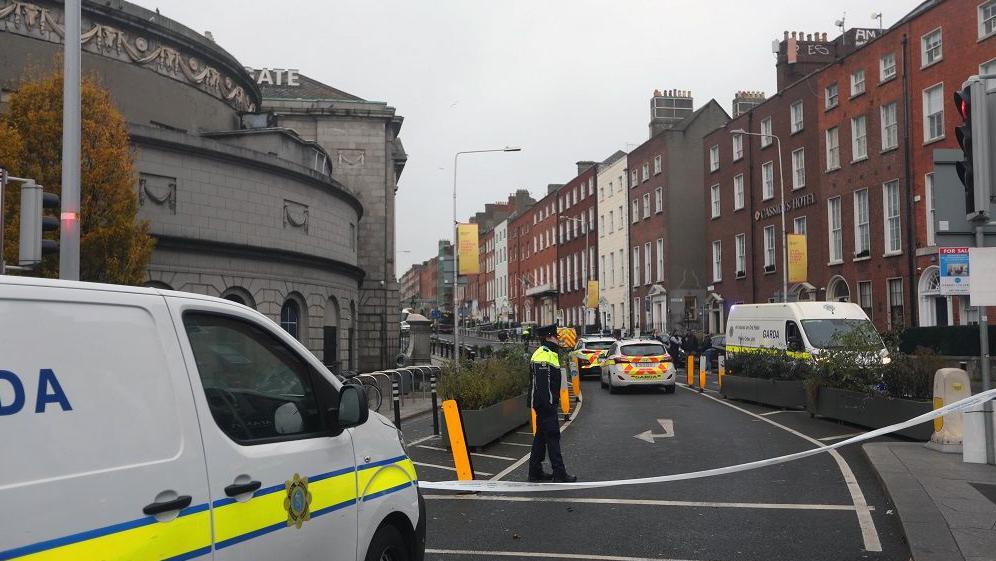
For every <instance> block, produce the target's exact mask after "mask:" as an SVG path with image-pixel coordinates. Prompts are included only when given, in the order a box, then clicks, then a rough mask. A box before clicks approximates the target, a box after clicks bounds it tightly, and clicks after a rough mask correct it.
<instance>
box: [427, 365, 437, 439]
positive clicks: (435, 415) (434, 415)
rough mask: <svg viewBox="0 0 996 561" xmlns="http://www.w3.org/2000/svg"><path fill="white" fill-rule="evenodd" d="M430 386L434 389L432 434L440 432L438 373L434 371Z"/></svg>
mask: <svg viewBox="0 0 996 561" xmlns="http://www.w3.org/2000/svg"><path fill="white" fill-rule="evenodd" d="M429 379H430V380H431V381H430V382H429V387H430V388H431V389H432V434H435V435H438V434H439V405H437V403H436V373H435V372H433V373H432V374H431V377H430V378H429Z"/></svg>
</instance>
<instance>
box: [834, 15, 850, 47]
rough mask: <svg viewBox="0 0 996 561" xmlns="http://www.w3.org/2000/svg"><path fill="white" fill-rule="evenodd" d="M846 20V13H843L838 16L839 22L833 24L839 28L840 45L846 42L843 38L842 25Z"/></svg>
mask: <svg viewBox="0 0 996 561" xmlns="http://www.w3.org/2000/svg"><path fill="white" fill-rule="evenodd" d="M846 19H847V12H844V15H842V16H840V19H839V20H837V21H835V22H833V24H834V25H836V26H837V27H839V28H840V41H841V44H846V42H847V38H846V37H844V23H845V20H846Z"/></svg>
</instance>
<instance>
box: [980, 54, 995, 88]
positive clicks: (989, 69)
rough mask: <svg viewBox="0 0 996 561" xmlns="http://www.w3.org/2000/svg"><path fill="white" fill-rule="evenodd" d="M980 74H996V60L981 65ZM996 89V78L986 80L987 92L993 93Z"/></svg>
mask: <svg viewBox="0 0 996 561" xmlns="http://www.w3.org/2000/svg"><path fill="white" fill-rule="evenodd" d="M979 74H980V75H984V74H996V58H994V59H992V60H990V61H987V62H983V63H982V64H980V65H979ZM994 89H996V78H989V79H988V80H986V91H993V90H994Z"/></svg>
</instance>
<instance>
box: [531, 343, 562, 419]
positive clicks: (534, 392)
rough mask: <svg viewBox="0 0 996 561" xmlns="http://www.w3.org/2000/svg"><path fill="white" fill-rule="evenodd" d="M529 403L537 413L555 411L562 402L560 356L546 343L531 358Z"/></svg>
mask: <svg viewBox="0 0 996 561" xmlns="http://www.w3.org/2000/svg"><path fill="white" fill-rule="evenodd" d="M529 363H530V364H529V377H530V380H529V405H530V407H532V408H533V409H535V410H536V413H537V414H541V413H551V412H555V411H556V409H557V404H558V403H560V357H558V356H557V353H556V351H552V350H550V349H549V348H547V347H546V346H545V345H542V346H540V347H539V348H538V349H536V351H535V352H534V353H533V356H532V358H531V359H530V360H529Z"/></svg>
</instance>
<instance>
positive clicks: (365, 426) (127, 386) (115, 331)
mask: <svg viewBox="0 0 996 561" xmlns="http://www.w3.org/2000/svg"><path fill="white" fill-rule="evenodd" d="M0 318H2V319H0V434H2V435H3V447H4V453H3V454H0V560H18V561H27V560H31V561H48V560H56V559H59V560H63V559H71V560H73V561H88V560H94V561H96V560H116V559H120V560H126V559H127V560H145V559H149V560H152V559H155V560H163V559H169V560H183V559H215V560H229V559H240V560H244V559H260V560H274V559H281V560H295V559H349V560H361V559H365V560H377V561H383V560H391V561H420V560H421V559H422V557H423V555H424V551H425V508H424V503H423V501H422V498H421V495H420V493H419V491H418V479H417V475H416V473H415V469H414V466H413V465H412V462H411V460H410V459H409V458H408V456H407V453H406V451H405V448H404V443H403V440H402V438H401V435H400V432H399V431H398V430H397V429H395V427H394V426H393V425H391V424H390V423H389V422H388V421H387V420H386V419H384V418H383V417H381V416H380V415H378V414H376V413H371V412H368V411H367V407H366V399H365V397H364V396H363V395H362V390H360V389H359V388H357V387H355V386H348V385H347V386H343V385H342V384H340V383H339V381H338V380H337V379H336V378H335V376H333V375H332V374H331V373H330V372H329V371H328V370H326V369H325V367H324V366H322V364H321V362H319V361H318V360H317V359H316V358H315V357H314V356H313V355H312V354H311V353H310V352H308V350H307V349H306V348H305V347H304V346H303V345H301V344H300V343H299V342H298V341H297V340H295V339H294V338H293V337H291V336H290V335H289V334H288V333H287V332H286V331H284V330H282V329H280V327H279V326H277V325H276V324H274V323H273V322H272V321H270V320H269V319H268V318H266V317H265V316H263V315H262V314H260V313H258V312H256V311H255V310H252V309H250V308H248V307H245V306H242V305H240V304H235V303H233V302H229V301H227V300H222V299H218V298H211V297H208V296H201V295H196V294H186V293H181V292H172V291H164V290H156V289H149V288H133V287H124V286H111V285H101V284H90V283H79V282H65V281H51V280H44V279H27V278H11V277H0Z"/></svg>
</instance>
